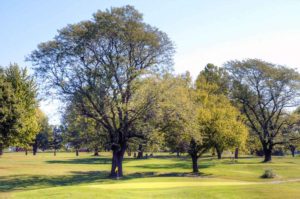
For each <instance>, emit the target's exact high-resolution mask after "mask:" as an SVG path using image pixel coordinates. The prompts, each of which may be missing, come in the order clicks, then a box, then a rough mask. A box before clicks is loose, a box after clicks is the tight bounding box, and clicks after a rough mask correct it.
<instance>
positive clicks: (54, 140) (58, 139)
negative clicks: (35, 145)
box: [50, 126, 63, 156]
mask: <svg viewBox="0 0 300 199" xmlns="http://www.w3.org/2000/svg"><path fill="white" fill-rule="evenodd" d="M62 143H63V136H62V129H61V128H60V127H57V126H54V127H53V128H52V136H51V140H50V147H51V148H52V149H53V155H54V156H56V151H57V150H58V149H60V148H61V147H62Z"/></svg>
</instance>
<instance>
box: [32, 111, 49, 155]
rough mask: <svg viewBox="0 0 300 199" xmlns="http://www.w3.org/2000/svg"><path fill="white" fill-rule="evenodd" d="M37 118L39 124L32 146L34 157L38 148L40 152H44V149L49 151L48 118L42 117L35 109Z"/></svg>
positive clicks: (40, 112)
mask: <svg viewBox="0 0 300 199" xmlns="http://www.w3.org/2000/svg"><path fill="white" fill-rule="evenodd" d="M36 112H37V115H38V116H37V117H38V124H39V132H38V134H37V135H36V136H35V139H34V140H33V144H32V151H33V155H36V153H37V150H38V148H40V149H42V151H45V150H46V149H49V145H50V143H49V140H51V138H50V137H51V135H52V129H51V127H50V125H49V122H48V118H47V117H46V116H45V115H44V113H43V112H42V111H41V110H40V109H37V111H36Z"/></svg>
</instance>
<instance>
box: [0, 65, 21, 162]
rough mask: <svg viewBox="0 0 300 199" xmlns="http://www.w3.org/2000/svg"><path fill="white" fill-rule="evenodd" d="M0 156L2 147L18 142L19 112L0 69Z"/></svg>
mask: <svg viewBox="0 0 300 199" xmlns="http://www.w3.org/2000/svg"><path fill="white" fill-rule="evenodd" d="M0 104H1V107H0V156H1V155H2V154H3V149H4V148H6V147H8V146H10V145H12V144H17V143H18V136H19V134H20V131H19V128H20V125H21V124H20V122H19V121H20V120H19V118H20V114H21V111H20V110H19V109H18V104H17V99H16V97H15V95H14V92H13V88H12V86H11V84H10V83H9V82H6V81H5V78H4V74H3V71H2V70H1V69H0Z"/></svg>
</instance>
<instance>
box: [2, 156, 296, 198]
mask: <svg viewBox="0 0 300 199" xmlns="http://www.w3.org/2000/svg"><path fill="white" fill-rule="evenodd" d="M110 156H111V154H110V153H102V154H101V157H93V156H91V154H87V153H81V154H80V156H79V157H75V154H73V153H58V154H57V156H56V157H54V156H53V154H51V153H39V154H38V155H37V156H32V155H31V154H30V155H28V156H25V155H24V154H23V153H5V154H4V155H3V157H1V158H0V198H30V199H34V198H72V199H76V198H80V199H84V198H285V199H289V198H291V199H293V198H299V196H300V157H296V158H292V157H281V158H279V157H277V158H274V159H273V162H272V163H267V164H265V163H261V160H262V159H260V158H251V157H249V158H241V159H239V160H238V161H232V160H230V159H229V158H225V159H223V160H216V159H213V158H210V157H206V158H202V159H200V160H199V165H200V172H201V175H200V176H193V175H190V171H191V161H190V159H189V158H186V157H183V158H176V157H174V156H169V154H160V155H159V156H157V157H156V158H151V159H147V160H135V159H132V158H126V159H125V161H124V169H125V177H124V178H122V179H120V180H112V179H109V178H107V176H108V172H109V170H110V162H111V160H110ZM266 169H272V170H273V171H274V172H275V173H276V175H277V176H276V177H275V178H273V179H262V178H260V176H261V175H262V174H263V172H264V171H265V170H266Z"/></svg>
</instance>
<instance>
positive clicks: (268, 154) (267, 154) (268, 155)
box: [264, 147, 272, 162]
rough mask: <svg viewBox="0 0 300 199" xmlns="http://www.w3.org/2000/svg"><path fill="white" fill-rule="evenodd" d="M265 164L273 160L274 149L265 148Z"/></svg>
mask: <svg viewBox="0 0 300 199" xmlns="http://www.w3.org/2000/svg"><path fill="white" fill-rule="evenodd" d="M264 156H265V158H264V162H270V161H271V160H272V148H271V147H270V148H267V147H264Z"/></svg>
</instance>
